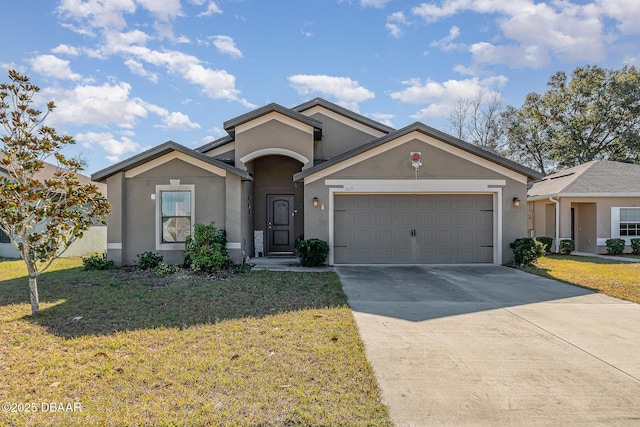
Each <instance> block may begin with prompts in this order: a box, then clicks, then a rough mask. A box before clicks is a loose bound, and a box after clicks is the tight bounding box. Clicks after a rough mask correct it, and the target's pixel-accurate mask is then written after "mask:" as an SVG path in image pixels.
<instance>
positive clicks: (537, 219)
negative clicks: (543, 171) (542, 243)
mask: <svg viewBox="0 0 640 427" xmlns="http://www.w3.org/2000/svg"><path fill="white" fill-rule="evenodd" d="M554 199H556V200H559V201H560V236H559V237H560V239H569V238H571V208H574V218H575V229H574V237H575V240H576V250H577V251H582V252H595V253H606V251H607V249H606V245H605V244H604V241H605V240H606V239H610V238H611V208H612V207H640V198H639V197H556V198H554ZM593 204H597V207H596V208H594V207H593ZM529 213H530V216H531V219H532V221H531V228H533V229H534V230H535V232H536V235H537V236H548V237H554V234H555V204H554V203H552V202H551V201H549V200H547V199H545V200H536V201H532V202H529ZM594 238H595V241H594ZM598 243H600V244H598ZM628 251H630V248H629V247H627V252H628Z"/></svg>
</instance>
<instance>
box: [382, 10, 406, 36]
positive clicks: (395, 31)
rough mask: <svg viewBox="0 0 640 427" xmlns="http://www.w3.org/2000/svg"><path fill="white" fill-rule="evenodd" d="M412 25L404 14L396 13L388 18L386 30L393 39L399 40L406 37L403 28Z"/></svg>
mask: <svg viewBox="0 0 640 427" xmlns="http://www.w3.org/2000/svg"><path fill="white" fill-rule="evenodd" d="M407 25H411V23H410V22H409V21H407V18H406V17H405V16H404V13H403V12H394V13H392V14H391V15H389V16H387V23H386V25H385V28H386V29H387V31H389V34H391V36H392V37H394V38H396V39H399V38H400V37H402V36H403V35H404V30H403V29H402V26H407Z"/></svg>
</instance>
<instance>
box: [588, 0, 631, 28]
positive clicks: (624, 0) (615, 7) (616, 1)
mask: <svg viewBox="0 0 640 427" xmlns="http://www.w3.org/2000/svg"><path fill="white" fill-rule="evenodd" d="M596 4H597V5H598V6H599V8H600V10H601V11H602V14H603V15H605V16H609V17H611V18H613V19H615V20H616V21H618V28H619V29H620V31H621V32H622V33H624V34H640V25H638V22H640V7H638V1H637V0H596Z"/></svg>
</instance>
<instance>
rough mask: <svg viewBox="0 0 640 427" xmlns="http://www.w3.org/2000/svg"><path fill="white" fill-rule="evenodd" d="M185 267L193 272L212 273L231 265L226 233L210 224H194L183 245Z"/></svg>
mask: <svg viewBox="0 0 640 427" xmlns="http://www.w3.org/2000/svg"><path fill="white" fill-rule="evenodd" d="M184 262H185V265H186V266H187V267H188V268H191V269H192V270H195V271H205V272H213V271H217V270H222V269H226V268H229V267H230V266H231V265H232V262H231V259H230V258H229V252H228V250H227V233H226V231H225V230H224V229H222V228H221V229H218V228H216V226H215V225H214V223H213V222H212V223H211V224H209V225H204V224H196V225H195V226H194V230H193V234H192V235H190V236H187V241H186V243H185V260H184Z"/></svg>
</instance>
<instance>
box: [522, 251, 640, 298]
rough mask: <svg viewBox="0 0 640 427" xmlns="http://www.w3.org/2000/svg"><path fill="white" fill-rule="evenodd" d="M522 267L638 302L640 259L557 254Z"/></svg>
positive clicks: (535, 272) (639, 292) (639, 293)
mask: <svg viewBox="0 0 640 427" xmlns="http://www.w3.org/2000/svg"><path fill="white" fill-rule="evenodd" d="M524 270H525V271H528V272H529V273H534V274H538V275H540V276H545V277H550V278H552V279H557V280H562V281H564V282H567V283H571V284H574V285H578V286H582V287H585V288H589V289H594V290H596V291H599V292H602V293H604V294H606V295H609V296H612V297H615V298H621V299H625V300H627V301H632V302H636V303H640V263H634V262H626V261H614V260H608V259H604V258H596V257H577V256H561V255H558V256H546V257H542V258H540V259H539V260H538V262H537V263H536V266H535V267H532V268H525V269H524Z"/></svg>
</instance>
